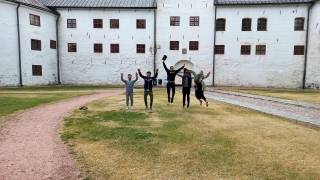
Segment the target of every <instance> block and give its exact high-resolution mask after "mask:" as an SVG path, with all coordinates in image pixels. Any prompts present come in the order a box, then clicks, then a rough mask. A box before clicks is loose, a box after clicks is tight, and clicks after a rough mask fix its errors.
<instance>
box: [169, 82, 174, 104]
mask: <svg viewBox="0 0 320 180" xmlns="http://www.w3.org/2000/svg"><path fill="white" fill-rule="evenodd" d="M170 90H172V97H170ZM175 93H176V84H175V83H172V82H169V83H168V84H167V94H168V102H169V103H170V102H171V103H173V99H174V94H175Z"/></svg>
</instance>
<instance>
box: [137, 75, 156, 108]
mask: <svg viewBox="0 0 320 180" xmlns="http://www.w3.org/2000/svg"><path fill="white" fill-rule="evenodd" d="M138 72H139V76H140V77H141V78H142V79H143V80H144V104H145V106H146V110H147V109H148V96H150V110H152V104H153V92H152V88H153V81H154V80H155V79H156V78H157V77H158V69H157V70H156V73H155V75H154V76H153V77H151V72H150V71H148V72H147V76H144V75H142V73H141V71H140V69H138Z"/></svg>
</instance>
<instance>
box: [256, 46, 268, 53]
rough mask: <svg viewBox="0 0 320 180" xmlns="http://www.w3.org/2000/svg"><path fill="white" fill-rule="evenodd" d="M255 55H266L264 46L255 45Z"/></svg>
mask: <svg viewBox="0 0 320 180" xmlns="http://www.w3.org/2000/svg"><path fill="white" fill-rule="evenodd" d="M256 55H266V45H257V46H256Z"/></svg>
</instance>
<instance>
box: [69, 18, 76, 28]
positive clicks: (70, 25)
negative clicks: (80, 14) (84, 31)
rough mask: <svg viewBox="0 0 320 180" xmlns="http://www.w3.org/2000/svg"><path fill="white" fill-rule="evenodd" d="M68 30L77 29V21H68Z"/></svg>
mask: <svg viewBox="0 0 320 180" xmlns="http://www.w3.org/2000/svg"><path fill="white" fill-rule="evenodd" d="M67 28H77V19H67Z"/></svg>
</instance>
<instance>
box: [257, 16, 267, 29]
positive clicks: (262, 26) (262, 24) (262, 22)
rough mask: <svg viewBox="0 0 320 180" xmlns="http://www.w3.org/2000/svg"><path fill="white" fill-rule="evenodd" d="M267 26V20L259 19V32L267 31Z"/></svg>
mask: <svg viewBox="0 0 320 180" xmlns="http://www.w3.org/2000/svg"><path fill="white" fill-rule="evenodd" d="M267 24H268V20H267V18H259V19H258V26H257V31H267Z"/></svg>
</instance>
